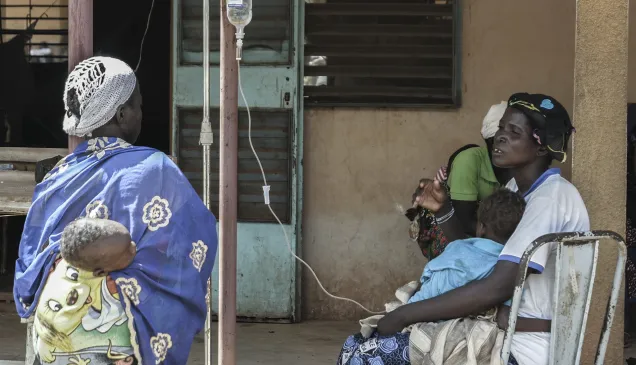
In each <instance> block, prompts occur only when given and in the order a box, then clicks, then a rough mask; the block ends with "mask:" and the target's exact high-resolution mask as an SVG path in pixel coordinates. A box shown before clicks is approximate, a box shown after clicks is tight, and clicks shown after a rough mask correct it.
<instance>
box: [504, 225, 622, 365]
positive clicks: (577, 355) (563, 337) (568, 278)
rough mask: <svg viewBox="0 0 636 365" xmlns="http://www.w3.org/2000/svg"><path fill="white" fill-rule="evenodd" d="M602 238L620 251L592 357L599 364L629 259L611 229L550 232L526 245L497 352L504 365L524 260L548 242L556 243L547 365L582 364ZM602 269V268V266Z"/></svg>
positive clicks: (525, 265)
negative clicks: (601, 328)
mask: <svg viewBox="0 0 636 365" xmlns="http://www.w3.org/2000/svg"><path fill="white" fill-rule="evenodd" d="M600 242H603V244H604V245H606V244H614V245H615V246H616V247H617V249H618V259H617V261H616V268H615V272H614V282H613V286H612V292H611V296H610V298H609V302H608V304H607V311H606V313H605V320H604V323H603V332H602V334H601V338H600V341H599V346H598V350H597V353H596V359H595V361H594V363H595V364H596V365H601V364H603V361H604V359H605V353H606V351H607V344H608V341H609V337H610V330H611V327H612V321H613V319H614V315H615V314H616V304H617V302H618V296H619V293H620V289H621V283H622V280H623V274H624V272H625V260H626V258H627V249H626V248H625V243H624V240H623V238H622V237H621V236H620V235H618V234H616V233H614V232H609V231H592V232H576V233H558V234H548V235H545V236H542V237H539V238H538V239H536V240H535V241H534V242H533V243H532V244H531V245H530V247H528V249H527V250H526V252H525V253H524V254H523V256H522V258H521V262H520V263H519V272H518V273H517V280H516V283H515V291H514V297H513V299H512V307H511V310H510V320H509V322H508V329H507V330H506V335H505V339H504V344H503V348H502V351H501V358H502V362H503V364H508V359H509V357H510V346H511V345H512V337H513V335H514V331H515V326H516V323H517V315H518V312H519V305H520V304H521V293H522V291H523V287H524V284H525V281H526V276H527V272H528V263H529V262H530V258H531V257H532V255H533V254H534V253H535V252H536V251H537V250H538V249H539V248H540V247H541V246H543V245H545V244H549V243H556V244H557V251H556V261H555V265H556V266H555V270H556V278H555V282H554V298H553V300H554V305H553V308H554V313H553V315H552V329H551V333H552V336H551V342H550V361H549V364H551V365H552V364H568V365H569V364H572V365H578V364H579V363H580V360H581V349H582V347H583V340H584V337H585V328H586V324H587V317H588V312H589V310H590V302H591V299H592V289H593V288H594V278H595V277H596V269H597V264H598V253H599V243H600ZM607 269H609V268H607ZM603 270H606V269H605V268H603Z"/></svg>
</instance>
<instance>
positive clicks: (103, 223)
mask: <svg viewBox="0 0 636 365" xmlns="http://www.w3.org/2000/svg"><path fill="white" fill-rule="evenodd" d="M60 251H61V254H62V258H63V259H64V260H66V261H67V262H68V263H69V264H71V265H73V266H76V267H77V268H79V269H82V270H85V271H90V272H93V275H95V276H104V275H106V274H108V273H109V272H111V271H117V270H122V269H124V268H126V267H128V265H130V264H131V263H132V261H133V258H134V257H135V254H136V253H137V247H136V246H135V243H134V242H132V238H131V237H130V233H129V232H128V230H127V229H126V227H124V226H123V225H122V224H120V223H118V222H115V221H112V220H108V219H94V218H81V219H78V220H76V221H74V222H72V223H70V224H69V225H68V226H66V228H64V232H63V233H62V241H61V243H60Z"/></svg>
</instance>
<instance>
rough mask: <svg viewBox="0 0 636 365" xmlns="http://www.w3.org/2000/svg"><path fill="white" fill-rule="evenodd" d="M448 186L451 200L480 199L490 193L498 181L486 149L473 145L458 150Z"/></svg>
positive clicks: (497, 185) (497, 184)
mask: <svg viewBox="0 0 636 365" xmlns="http://www.w3.org/2000/svg"><path fill="white" fill-rule="evenodd" d="M448 186H449V187H450V194H451V199H453V200H461V201H482V200H484V199H485V198H487V197H488V196H489V195H490V194H492V193H493V192H494V191H495V190H496V189H497V188H498V187H499V182H498V181H497V177H496V176H495V172H494V171H493V169H492V164H491V162H490V157H489V156H488V149H487V148H486V147H473V148H469V149H467V150H465V151H462V152H460V153H459V154H458V155H457V156H456V157H455V160H454V161H453V166H452V167H451V173H450V176H449V177H448Z"/></svg>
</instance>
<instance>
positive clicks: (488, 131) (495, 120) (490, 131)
mask: <svg viewBox="0 0 636 365" xmlns="http://www.w3.org/2000/svg"><path fill="white" fill-rule="evenodd" d="M507 107H508V103H506V102H505V101H502V102H501V103H499V104H495V105H493V106H491V107H490V110H488V113H487V114H486V116H485V117H484V122H483V123H482V125H481V136H482V137H484V139H488V138H492V137H494V136H495V133H497V129H499V121H500V120H501V117H503V115H504V113H505V112H506V108H507Z"/></svg>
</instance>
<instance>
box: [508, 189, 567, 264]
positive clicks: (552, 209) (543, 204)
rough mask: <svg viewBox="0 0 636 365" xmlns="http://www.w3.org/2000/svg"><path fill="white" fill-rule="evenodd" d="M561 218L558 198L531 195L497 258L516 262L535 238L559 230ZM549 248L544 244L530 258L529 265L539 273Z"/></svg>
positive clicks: (545, 261) (546, 260) (549, 246)
mask: <svg viewBox="0 0 636 365" xmlns="http://www.w3.org/2000/svg"><path fill="white" fill-rule="evenodd" d="M563 219H564V218H563V214H561V209H560V207H559V200H558V199H551V198H548V197H542V196H536V197H532V198H531V199H529V201H528V204H527V205H526V210H525V211H524V213H523V217H522V218H521V222H519V225H518V226H517V229H516V230H515V232H514V233H513V234H512V236H511V237H510V239H509V240H508V242H507V243H506V245H505V246H504V249H503V251H502V252H501V254H500V255H499V260H500V261H501V260H503V261H511V262H514V263H517V264H518V263H519V262H520V261H521V256H523V253H524V252H525V251H526V249H527V248H528V247H529V246H530V244H531V243H532V242H533V241H534V240H535V239H537V238H539V237H541V236H543V235H545V234H548V233H555V232H560V231H561V230H560V227H561V226H562V225H563V224H562V221H563ZM550 249H551V245H544V246H543V247H541V248H540V249H539V250H538V251H537V252H535V254H534V256H532V258H531V259H530V264H529V267H531V268H532V269H534V270H536V271H538V272H539V273H541V272H543V269H544V268H545V265H546V263H547V262H548V256H549V255H550Z"/></svg>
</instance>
